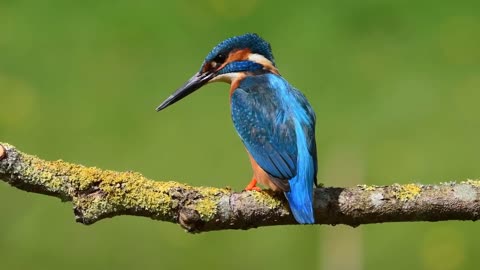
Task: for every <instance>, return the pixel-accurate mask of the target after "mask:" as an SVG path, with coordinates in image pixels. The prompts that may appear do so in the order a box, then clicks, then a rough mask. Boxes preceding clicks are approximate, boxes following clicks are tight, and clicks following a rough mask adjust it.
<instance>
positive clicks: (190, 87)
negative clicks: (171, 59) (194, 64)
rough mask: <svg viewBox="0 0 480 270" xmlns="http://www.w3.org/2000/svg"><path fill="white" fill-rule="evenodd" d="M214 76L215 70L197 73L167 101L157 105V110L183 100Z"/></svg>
mask: <svg viewBox="0 0 480 270" xmlns="http://www.w3.org/2000/svg"><path fill="white" fill-rule="evenodd" d="M213 76H214V73H213V72H208V71H207V72H203V73H200V72H198V73H196V74H195V75H193V77H192V78H190V80H188V81H187V82H186V83H185V84H184V85H183V86H182V87H180V88H178V89H177V91H175V92H174V93H173V94H171V95H170V96H169V97H168V98H167V99H166V100H165V101H163V102H162V104H160V106H158V107H157V112H159V111H161V110H163V109H165V108H166V107H168V106H170V105H172V104H173V103H175V102H177V101H179V100H181V99H182V98H184V97H186V96H188V95H190V94H191V93H193V92H195V90H198V89H199V88H200V87H202V86H204V85H205V84H206V83H208V81H210V79H212V78H213Z"/></svg>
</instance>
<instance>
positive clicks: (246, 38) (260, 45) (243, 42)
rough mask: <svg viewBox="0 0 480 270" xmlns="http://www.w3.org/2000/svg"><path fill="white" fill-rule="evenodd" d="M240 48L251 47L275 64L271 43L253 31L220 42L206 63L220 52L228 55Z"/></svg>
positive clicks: (208, 56)
mask: <svg viewBox="0 0 480 270" xmlns="http://www.w3.org/2000/svg"><path fill="white" fill-rule="evenodd" d="M238 49H250V50H251V51H252V53H258V54H261V55H263V56H265V58H267V59H268V60H270V62H272V63H273V64H274V65H275V60H274V59H273V54H272V49H271V48H270V44H269V43H268V42H266V41H265V40H263V39H262V38H261V37H259V36H258V35H257V34H253V33H247V34H244V35H241V36H235V37H231V38H229V39H226V40H224V41H222V42H220V44H218V45H217V46H215V48H213V49H212V51H211V52H210V53H209V54H208V55H207V57H206V58H205V61H204V64H205V63H208V62H210V61H212V60H213V59H214V58H215V57H217V56H218V55H220V54H222V55H224V56H227V55H228V54H229V53H230V52H231V51H233V50H238ZM202 66H203V65H202Z"/></svg>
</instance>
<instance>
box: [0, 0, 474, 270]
mask: <svg viewBox="0 0 480 270" xmlns="http://www.w3.org/2000/svg"><path fill="white" fill-rule="evenodd" d="M479 3H480V2H479V1H371V0H363V1H357V0H350V1H346V0H341V1H338V0H337V1H334V0H331V1H274V0H242V1H222V0H210V1H195V0H179V1H154V0H140V1H65V0H56V1H55V0H48V1H47V0H44V1H34V0H31V1H22V0H10V1H9V0H0V106H1V109H0V111H1V112H0V141H4V142H8V143H11V144H13V145H15V146H17V147H19V148H20V149H21V150H24V151H26V152H28V153H32V154H36V155H38V156H40V157H42V158H45V159H59V158H61V159H64V160H67V161H71V162H75V163H81V164H85V165H89V166H97V167H101V168H108V169H114V170H134V171H139V172H142V173H143V174H145V175H146V176H147V177H150V178H154V179H159V180H166V179H173V180H178V181H182V182H186V183H189V184H192V185H206V186H218V187H223V186H231V187H233V188H235V189H237V190H240V189H242V188H243V187H244V186H245V185H246V183H247V182H248V181H249V180H250V176H251V171H250V165H249V162H248V158H247V156H246V154H245V151H244V148H243V146H242V144H241V142H240V140H239V139H238V138H237V135H236V133H235V131H234V129H233V126H232V124H231V120H230V112H229V102H228V86H227V85H225V84H213V85H209V86H207V87H205V88H204V89H202V90H201V91H199V92H198V93H196V94H194V95H192V96H191V97H189V98H188V99H186V100H183V101H182V102H180V103H178V104H176V105H175V106H174V107H171V108H169V109H168V110H166V111H164V112H162V113H155V112H154V108H155V107H156V106H157V105H158V104H159V103H160V102H161V101H162V100H163V99H164V98H166V97H167V96H168V95H169V94H170V93H171V92H172V91H174V90H175V89H176V88H177V87H178V86H180V85H181V84H182V83H183V82H184V81H185V80H186V79H188V78H189V77H190V76H191V75H192V74H193V73H194V72H196V71H197V69H198V68H199V67H200V64H201V63H202V61H203V58H204V57H205V56H206V54H207V53H208V52H209V50H210V49H211V48H212V47H213V46H214V45H216V44H217V43H218V42H220V41H222V40H223V39H225V38H227V37H230V36H232V35H237V34H242V33H245V32H256V33H258V34H260V35H261V36H263V37H264V38H265V39H267V40H268V41H270V42H271V44H272V47H273V50H274V54H275V56H276V61H277V65H278V67H279V69H280V71H281V73H282V75H283V76H284V77H286V78H287V79H288V80H289V81H290V82H291V83H292V84H293V85H295V86H296V87H298V88H299V89H301V90H302V91H303V92H304V93H305V94H306V95H307V97H308V98H309V100H310V102H311V103H312V105H313V107H314V108H315V110H316V112H317V127H318V128H317V130H318V131H317V141H318V152H319V154H318V156H319V179H320V181H321V182H323V183H324V184H325V185H327V186H332V185H335V186H348V185H355V184H361V183H366V184H378V185H387V184H391V183H394V182H399V183H406V182H421V183H436V182H440V181H450V180H465V179H467V178H475V177H479V176H480V166H479V165H478V163H479V159H480V158H479V155H478V150H479V149H480V140H479V135H480V122H479V115H480V91H479V88H480V15H479V10H480V4H479ZM0 213H1V218H0V268H1V269H133V268H138V269H185V268H191V269H215V268H222V269H232V270H234V269H399V270H400V269H401V270H403V269H432V270H433V269H435V270H450V269H478V267H479V263H478V254H477V253H478V252H479V251H480V234H479V233H478V231H479V229H480V224H478V223H473V222H442V223H397V224H380V225H368V226H362V227H360V228H356V229H351V228H348V227H345V226H335V227H331V226H290V227H271V228H260V229H255V230H250V231H222V232H211V233H205V234H200V235H190V234H187V233H185V232H184V231H183V230H181V229H180V228H179V227H178V226H177V225H173V224H169V223H162V222H156V221H151V220H149V219H146V218H140V217H117V218H113V219H109V220H104V221H101V222H99V223H97V224H95V225H92V226H83V225H80V224H76V223H75V222H74V220H73V214H72V209H71V205H70V204H69V203H60V202H59V200H58V199H55V198H50V197H46V196H41V195H36V194H29V193H26V192H22V191H19V190H16V189H14V188H12V187H10V186H8V185H7V184H5V183H3V182H2V183H0Z"/></svg>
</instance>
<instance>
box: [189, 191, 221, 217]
mask: <svg viewBox="0 0 480 270" xmlns="http://www.w3.org/2000/svg"><path fill="white" fill-rule="evenodd" d="M217 204H218V201H217V200H215V199H214V198H211V197H207V198H204V199H200V200H198V201H197V202H196V204H195V205H194V206H193V209H194V210H195V211H197V212H198V214H200V217H201V218H202V220H205V221H208V220H210V219H211V218H213V217H214V216H215V215H216V214H217Z"/></svg>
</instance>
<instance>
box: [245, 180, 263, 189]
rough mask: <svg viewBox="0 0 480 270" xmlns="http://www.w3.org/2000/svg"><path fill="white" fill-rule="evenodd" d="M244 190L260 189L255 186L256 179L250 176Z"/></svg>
mask: <svg viewBox="0 0 480 270" xmlns="http://www.w3.org/2000/svg"><path fill="white" fill-rule="evenodd" d="M245 190H255V191H261V190H262V189H261V188H259V187H257V179H255V177H254V178H252V181H250V183H248V185H247V186H246V187H245Z"/></svg>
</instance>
